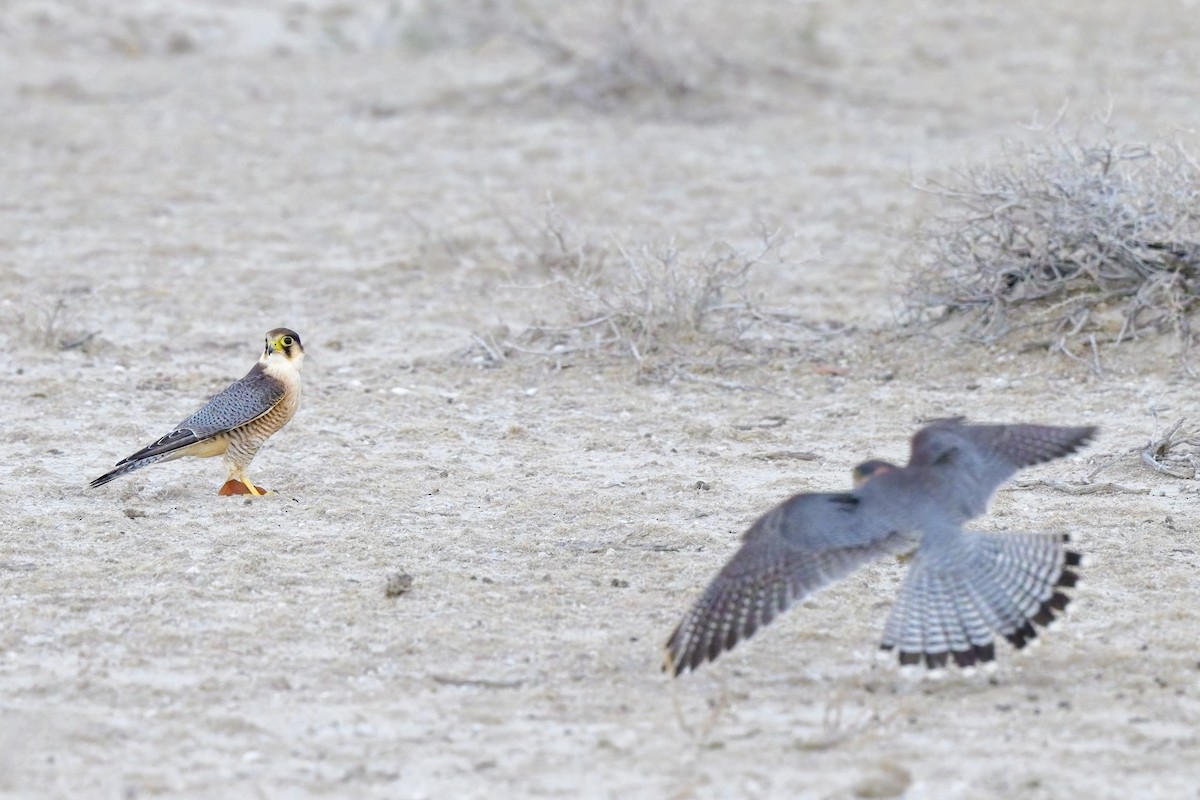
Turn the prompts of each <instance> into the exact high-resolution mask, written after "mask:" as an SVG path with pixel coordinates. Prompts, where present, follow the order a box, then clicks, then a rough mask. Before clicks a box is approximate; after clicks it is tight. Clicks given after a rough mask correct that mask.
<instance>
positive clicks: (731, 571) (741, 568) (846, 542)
mask: <svg viewBox="0 0 1200 800" xmlns="http://www.w3.org/2000/svg"><path fill="white" fill-rule="evenodd" d="M866 505H867V504H864V503H863V502H862V500H861V499H860V497H859V496H858V494H857V493H855V492H845V493H830V494H800V495H796V496H795V497H793V498H791V499H790V500H787V501H786V502H784V503H782V504H780V505H778V506H776V507H775V508H773V509H772V510H771V511H769V512H767V513H766V514H765V515H763V516H762V517H761V518H759V519H758V521H756V522H755V523H754V525H753V526H751V528H750V530H748V531H747V532H746V535H745V536H744V539H743V543H742V546H741V548H740V549H739V550H738V551H737V552H736V553H735V554H734V555H733V557H732V558H731V559H730V560H729V562H728V563H726V564H725V566H724V567H723V568H722V569H721V571H720V572H719V573H717V576H716V577H715V578H714V579H713V580H712V582H711V583H710V584H709V585H708V588H707V589H706V590H705V591H704V594H703V595H701V597H700V599H699V600H697V601H696V603H695V604H694V605H693V606H692V608H691V610H690V611H688V613H687V615H686V616H685V617H684V619H683V621H682V622H681V623H680V624H679V626H678V627H677V628H676V629H675V631H674V632H673V633H672V634H671V637H670V639H669V640H668V641H667V652H668V662H667V666H668V668H670V669H672V670H674V672H675V673H676V674H678V673H680V672H682V671H683V670H685V669H695V668H696V667H698V666H700V664H702V663H704V662H705V661H711V660H713V659H715V658H716V657H717V656H719V655H720V654H721V653H722V652H724V651H726V650H730V649H732V648H733V647H734V646H735V645H736V644H737V643H738V642H739V641H741V640H743V639H747V638H749V637H750V636H752V635H753V634H754V633H755V632H756V631H757V630H758V629H759V628H761V627H763V626H764V625H767V624H768V623H770V622H771V620H773V619H775V617H776V616H778V615H779V614H780V613H781V612H783V611H785V610H787V609H788V608H790V607H791V606H792V605H794V604H795V603H797V602H799V601H800V600H802V599H803V598H804V597H806V596H807V595H809V594H811V593H812V592H814V591H816V590H818V589H820V588H822V587H824V586H827V585H829V584H830V583H833V582H834V581H837V580H839V579H841V578H843V577H845V576H846V575H848V574H850V573H851V572H853V571H854V570H855V569H857V568H858V567H860V566H862V565H863V564H866V563H869V562H870V561H873V560H875V559H877V558H879V557H881V556H883V555H886V554H888V553H892V552H897V550H898V549H903V548H901V547H899V546H898V541H897V540H898V538H899V537H898V532H897V531H894V530H893V528H892V526H891V525H890V524H889V522H888V520H887V519H886V517H885V515H881V514H879V513H876V510H875V509H872V508H870V507H864V506H866Z"/></svg>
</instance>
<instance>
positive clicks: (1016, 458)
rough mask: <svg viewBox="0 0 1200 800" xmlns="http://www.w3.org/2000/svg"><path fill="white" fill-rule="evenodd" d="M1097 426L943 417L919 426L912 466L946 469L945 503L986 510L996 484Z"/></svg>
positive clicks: (1068, 449) (1058, 453)
mask: <svg viewBox="0 0 1200 800" xmlns="http://www.w3.org/2000/svg"><path fill="white" fill-rule="evenodd" d="M1096 432H1097V429H1096V428H1094V427H1090V426H1087V427H1063V426H1057V425H968V424H965V423H964V422H963V421H962V418H954V419H947V420H939V421H938V422H935V423H933V424H932V425H928V426H926V427H924V428H922V429H921V430H919V431H917V434H916V436H914V437H913V441H912V456H911V458H910V459H909V462H908V466H909V467H910V468H918V469H933V470H938V471H944V473H945V476H946V479H945V480H944V481H936V482H935V481H929V482H928V485H930V486H931V487H933V486H934V485H935V484H940V485H941V486H943V487H948V488H945V489H944V491H946V492H947V493H948V494H949V495H951V496H947V497H943V498H942V500H944V501H945V503H946V507H947V508H959V509H962V510H963V512H964V517H973V516H977V515H979V514H982V513H983V512H984V511H986V510H987V504H988V500H990V499H991V497H992V495H993V494H994V493H995V491H996V489H998V488H999V487H1000V485H1001V484H1003V483H1004V482H1005V481H1007V480H1008V479H1009V478H1011V477H1012V476H1013V475H1015V474H1016V473H1017V471H1018V470H1020V469H1023V468H1024V467H1029V466H1033V465H1034V464H1041V463H1044V462H1046V461H1052V460H1053V459H1056V458H1061V457H1062V456H1065V455H1068V454H1070V453H1073V452H1075V451H1076V450H1078V449H1079V448H1080V447H1082V446H1083V445H1085V444H1087V442H1088V441H1090V440H1091V439H1092V437H1093V436H1095V435H1096Z"/></svg>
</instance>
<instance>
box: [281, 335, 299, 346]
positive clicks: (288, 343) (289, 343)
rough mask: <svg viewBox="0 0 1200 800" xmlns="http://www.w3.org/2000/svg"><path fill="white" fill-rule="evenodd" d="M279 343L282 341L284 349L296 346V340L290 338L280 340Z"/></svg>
mask: <svg viewBox="0 0 1200 800" xmlns="http://www.w3.org/2000/svg"><path fill="white" fill-rule="evenodd" d="M279 341H280V343H282V344H283V346H284V347H291V346H292V345H294V344H295V343H296V340H295V339H293V338H292V337H290V336H285V337H283V338H282V339H280V340H279Z"/></svg>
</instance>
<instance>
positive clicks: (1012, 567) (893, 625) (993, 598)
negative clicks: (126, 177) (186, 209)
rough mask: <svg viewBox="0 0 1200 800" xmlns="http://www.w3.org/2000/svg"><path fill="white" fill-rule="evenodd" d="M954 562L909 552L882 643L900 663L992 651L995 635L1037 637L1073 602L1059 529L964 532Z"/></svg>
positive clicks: (971, 659)
mask: <svg viewBox="0 0 1200 800" xmlns="http://www.w3.org/2000/svg"><path fill="white" fill-rule="evenodd" d="M963 536H964V539H963V556H964V557H963V558H962V559H961V560H959V561H958V562H957V563H956V564H955V565H954V566H953V567H947V566H946V565H945V564H944V563H936V564H935V563H932V560H931V559H922V558H921V557H920V554H918V556H917V557H916V558H915V559H913V562H912V564H911V566H910V568H909V573H908V576H907V577H906V578H905V580H904V585H903V586H902V587H901V589H900V596H899V598H898V599H897V600H896V605H895V607H894V608H893V609H892V613H891V616H890V617H888V622H887V627H886V628H885V629H884V634H883V649H884V650H893V649H894V650H897V651H898V652H899V656H900V663H901V664H919V663H921V662H922V661H924V662H925V665H926V666H928V667H929V668H930V669H934V668H938V667H943V666H945V665H946V664H947V663H948V662H949V661H951V660H953V661H954V663H955V664H956V665H958V666H960V667H967V666H971V665H972V664H975V663H977V662H984V661H991V660H992V659H994V658H995V647H994V645H993V635H994V634H1000V635H1001V636H1003V637H1004V638H1006V639H1008V641H1009V642H1010V643H1012V645H1013V646H1014V647H1016V648H1022V647H1024V646H1025V645H1026V644H1027V643H1028V642H1030V641H1031V640H1033V639H1034V638H1035V637H1036V636H1037V626H1039V625H1047V624H1049V623H1050V622H1051V620H1053V619H1054V618H1055V614H1056V613H1057V612H1060V611H1062V610H1063V609H1064V608H1066V607H1067V604H1068V603H1069V602H1070V601H1071V598H1070V597H1068V596H1067V595H1066V594H1065V593H1064V592H1063V591H1061V589H1064V588H1069V587H1071V586H1074V585H1075V583H1076V582H1077V581H1078V579H1079V578H1078V574H1077V572H1076V571H1075V568H1076V567H1078V566H1079V563H1080V556H1079V554H1078V553H1076V552H1074V551H1072V550H1068V549H1066V543H1067V542H1068V541H1069V537H1068V536H1066V535H1064V534H1057V533H964V534H963Z"/></svg>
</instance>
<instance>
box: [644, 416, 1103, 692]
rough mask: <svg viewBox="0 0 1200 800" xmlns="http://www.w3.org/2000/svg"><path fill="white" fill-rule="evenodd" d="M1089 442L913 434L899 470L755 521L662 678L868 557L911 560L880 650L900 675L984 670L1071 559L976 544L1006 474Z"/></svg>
mask: <svg viewBox="0 0 1200 800" xmlns="http://www.w3.org/2000/svg"><path fill="white" fill-rule="evenodd" d="M1095 433H1096V429H1095V428H1091V427H1081V428H1067V427H1054V426H1049V425H970V424H967V423H965V422H964V421H963V419H962V418H961V417H959V418H954V419H945V420H938V421H936V422H934V423H932V424H930V425H928V426H926V427H924V428H922V429H921V430H919V431H918V432H917V434H916V435H915V436H914V437H913V440H912V453H911V455H910V456H909V460H908V465H907V466H904V467H899V466H896V465H895V464H889V463H888V462H886V461H867V462H864V463H863V464H860V465H859V466H858V467H856V468H855V470H854V474H855V478H856V482H858V486H857V487H856V488H855V489H853V490H852V491H849V492H834V493H822V494H798V495H796V496H795V497H792V498H791V499H789V500H786V501H784V502H783V503H781V504H779V505H778V506H776V507H775V508H773V509H771V510H770V511H768V512H767V513H766V514H765V515H763V516H762V517H760V518H759V519H758V521H756V522H755V523H754V524H753V525H752V526H750V530H748V531H746V534H745V536H744V537H743V542H742V546H741V548H740V549H739V550H738V551H737V552H736V553H735V554H734V556H733V558H731V559H730V560H729V562H728V563H727V564H726V565H725V566H724V568H723V569H722V570H721V571H720V572H719V573H717V576H716V578H714V579H713V581H712V583H710V584H709V586H708V588H707V589H706V590H705V592H704V594H703V595H701V596H700V599H699V600H698V601H696V604H695V605H694V606H692V609H691V611H689V612H688V613H687V616H685V617H684V619H683V622H681V623H680V624H679V627H677V628H676V629H675V632H674V633H672V634H671V638H670V639H669V640H668V641H667V656H666V664H665V666H664V668H665V669H672V670H674V672H675V673H676V674H678V673H680V672H682V671H683V670H685V669H695V668H696V667H698V666H699V665H700V664H702V663H703V662H704V661H711V660H713V659H715V658H716V657H717V656H718V655H720V654H721V653H722V652H723V651H725V650H729V649H731V648H732V647H733V646H734V645H736V644H737V643H738V642H739V641H741V640H742V639H746V638H748V637H749V636H751V635H753V633H754V632H755V631H756V630H758V629H759V628H760V627H762V626H763V625H766V624H767V623H768V622H770V621H771V620H772V619H774V618H775V616H776V615H777V614H779V613H780V612H782V611H784V610H785V609H787V608H788V607H790V606H791V605H792V604H793V603H796V602H798V601H800V600H802V599H803V598H804V597H806V596H807V595H809V594H810V593H812V592H814V591H816V590H817V589H820V588H822V587H823V586H826V585H828V584H829V583H832V582H833V581H836V580H839V579H840V578H843V577H845V576H846V575H848V574H850V573H851V572H853V571H854V570H855V569H857V568H858V567H860V566H862V565H863V564H866V563H868V562H871V561H874V560H875V559H877V558H880V557H881V556H885V555H889V554H893V555H903V554H909V553H912V554H913V557H912V559H911V561H910V563H909V567H908V574H907V576H906V577H905V580H904V584H903V586H902V587H901V588H900V596H899V597H898V598H897V600H896V604H895V606H894V607H893V608H892V613H891V616H890V617H889V618H888V621H887V625H886V627H885V628H884V632H883V649H885V650H893V649H894V650H897V651H898V652H899V656H900V663H901V664H917V663H920V662H921V661H922V660H923V661H924V662H925V664H926V665H927V666H928V667H930V668H934V667H941V666H944V665H945V664H946V663H947V662H948V661H950V660H951V659H953V661H954V663H955V664H957V665H958V666H961V667H965V666H969V665H971V664H974V663H976V662H980V661H991V660H992V659H993V658H995V650H994V647H993V634H1000V635H1001V636H1003V637H1004V638H1006V639H1008V640H1009V641H1010V642H1011V643H1012V644H1013V645H1014V646H1015V647H1018V648H1020V647H1023V646H1024V645H1025V643H1026V642H1028V641H1029V640H1030V639H1033V638H1034V637H1035V636H1036V635H1037V631H1036V629H1035V628H1034V626H1035V625H1045V624H1047V623H1048V622H1050V620H1051V619H1053V618H1054V614H1055V612H1056V611H1061V610H1062V609H1063V608H1065V607H1066V605H1067V603H1068V602H1069V598H1068V597H1067V595H1066V594H1064V593H1063V592H1062V591H1061V589H1062V588H1065V587H1070V586H1074V585H1075V582H1076V579H1077V575H1076V573H1075V571H1074V570H1073V568H1074V567H1076V566H1078V565H1079V560H1080V559H1079V554H1078V553H1075V552H1072V551H1071V550H1068V549H1066V542H1067V540H1068V537H1067V536H1066V535H1064V534H1058V533H978V532H974V531H966V530H963V527H962V526H963V524H964V523H965V522H966V521H967V520H969V519H971V518H972V517H976V516H979V515H980V514H982V513H983V512H984V511H985V510H986V509H987V504H988V500H989V499H990V498H991V496H992V494H993V493H994V492H995V491H996V489H997V488H998V487H999V486H1000V485H1001V484H1002V483H1004V481H1006V480H1008V478H1010V477H1011V476H1012V475H1013V474H1014V473H1016V472H1017V470H1019V469H1021V468H1022V467H1028V466H1031V465H1033V464H1040V463H1042V462H1045V461H1050V460H1051V459H1055V458H1059V457H1061V456H1065V455H1067V454H1068V453H1073V452H1074V451H1075V450H1077V449H1078V448H1079V447H1081V446H1082V445H1084V444H1085V443H1086V442H1088V440H1090V439H1091V438H1092V437H1093V436H1094V435H1095Z"/></svg>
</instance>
